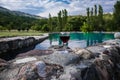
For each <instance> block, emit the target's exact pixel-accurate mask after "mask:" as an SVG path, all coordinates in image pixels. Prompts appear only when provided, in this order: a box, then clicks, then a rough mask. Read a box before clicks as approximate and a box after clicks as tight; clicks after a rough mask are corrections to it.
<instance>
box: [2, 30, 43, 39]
mask: <svg viewBox="0 0 120 80" xmlns="http://www.w3.org/2000/svg"><path fill="white" fill-rule="evenodd" d="M42 34H43V33H42V32H39V31H32V30H30V31H28V32H27V31H20V32H19V31H17V30H11V31H10V32H9V31H0V37H13V36H41V35H42Z"/></svg>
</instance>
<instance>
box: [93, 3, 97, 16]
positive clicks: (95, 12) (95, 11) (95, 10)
mask: <svg viewBox="0 0 120 80" xmlns="http://www.w3.org/2000/svg"><path fill="white" fill-rule="evenodd" d="M94 14H95V16H97V5H94Z"/></svg>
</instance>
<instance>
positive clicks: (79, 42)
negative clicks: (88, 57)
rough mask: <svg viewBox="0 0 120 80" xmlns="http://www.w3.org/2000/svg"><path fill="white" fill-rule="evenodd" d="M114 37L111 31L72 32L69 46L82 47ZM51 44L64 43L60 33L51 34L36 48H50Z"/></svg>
mask: <svg viewBox="0 0 120 80" xmlns="http://www.w3.org/2000/svg"><path fill="white" fill-rule="evenodd" d="M109 39H114V35H113V34H112V33H111V34H110V33H80V32H78V33H76V32H75V33H70V40H69V41H68V46H69V47H70V48H75V47H80V48H85V47H87V46H91V45H96V44H97V43H101V42H103V41H105V40H109ZM51 45H62V41H60V38H59V33H51V34H49V39H47V40H45V41H44V42H42V43H40V44H38V45H37V46H36V48H35V49H48V47H50V46H51Z"/></svg>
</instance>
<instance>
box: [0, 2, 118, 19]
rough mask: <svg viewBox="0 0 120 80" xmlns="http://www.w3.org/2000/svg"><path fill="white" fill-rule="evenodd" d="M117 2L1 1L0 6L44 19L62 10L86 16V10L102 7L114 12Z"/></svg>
mask: <svg viewBox="0 0 120 80" xmlns="http://www.w3.org/2000/svg"><path fill="white" fill-rule="evenodd" d="M116 1H117V0H0V6H2V7H5V8H8V9H10V10H15V11H22V12H26V13H30V14H34V15H39V16H42V17H48V14H49V13H50V14H51V15H52V16H57V13H58V12H59V11H60V10H62V9H67V11H68V15H86V8H88V7H90V8H92V7H94V5H95V4H96V5H99V4H100V5H102V7H103V10H104V13H108V12H109V13H111V12H113V8H114V4H115V3H116Z"/></svg>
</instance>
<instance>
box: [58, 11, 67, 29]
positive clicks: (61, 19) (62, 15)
mask: <svg viewBox="0 0 120 80" xmlns="http://www.w3.org/2000/svg"><path fill="white" fill-rule="evenodd" d="M67 18H68V16H67V10H66V9H64V10H62V11H59V13H58V26H59V31H63V30H65V27H66V25H67Z"/></svg>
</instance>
